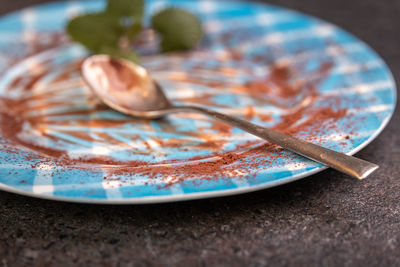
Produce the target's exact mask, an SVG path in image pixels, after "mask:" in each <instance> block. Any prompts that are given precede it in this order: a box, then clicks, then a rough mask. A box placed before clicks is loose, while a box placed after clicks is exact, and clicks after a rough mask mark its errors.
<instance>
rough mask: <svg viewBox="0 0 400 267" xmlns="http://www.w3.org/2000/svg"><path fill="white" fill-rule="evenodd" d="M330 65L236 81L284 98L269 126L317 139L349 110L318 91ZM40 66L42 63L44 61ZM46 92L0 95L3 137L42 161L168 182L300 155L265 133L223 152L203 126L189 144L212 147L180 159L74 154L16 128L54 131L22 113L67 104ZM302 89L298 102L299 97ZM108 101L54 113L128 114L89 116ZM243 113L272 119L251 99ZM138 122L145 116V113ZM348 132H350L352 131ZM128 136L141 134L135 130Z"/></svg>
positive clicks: (233, 173)
mask: <svg viewBox="0 0 400 267" xmlns="http://www.w3.org/2000/svg"><path fill="white" fill-rule="evenodd" d="M55 40H57V41H56V42H55V44H50V45H49V48H53V47H57V45H59V43H58V42H59V39H58V38H55ZM45 49H46V48H44V47H42V46H41V47H40V49H38V50H37V51H43V50H45ZM231 56H232V58H233V59H235V60H241V59H242V57H241V56H240V55H239V54H238V52H237V51H235V52H234V53H232V55H231ZM80 64H81V61H78V62H74V63H72V64H71V65H69V66H67V67H66V68H69V73H70V70H73V71H76V72H78V71H79V68H80ZM332 66H333V64H332V62H323V61H322V62H321V64H320V68H319V69H318V70H317V74H318V75H317V76H318V79H316V80H313V81H309V82H306V83H294V82H293V80H294V78H295V77H296V73H295V71H296V69H292V67H291V66H290V65H282V64H278V65H276V66H275V65H272V67H271V69H272V71H271V73H270V74H269V75H267V76H266V77H265V78H263V79H259V80H254V81H250V82H248V83H246V84H243V85H239V86H236V87H235V88H234V89H235V90H238V91H240V92H242V93H245V94H247V95H248V96H250V97H252V98H253V99H254V101H255V103H257V101H261V102H262V101H264V98H265V99H266V100H265V101H268V102H267V103H272V104H276V105H277V106H278V104H279V103H281V102H282V103H284V104H279V105H280V107H282V108H285V109H286V110H287V114H286V115H282V116H280V117H279V121H277V122H275V123H274V125H273V126H272V127H271V128H273V129H275V130H278V131H281V132H284V133H286V134H289V135H293V136H297V137H299V138H301V139H304V140H307V141H311V142H315V143H319V142H320V140H319V136H323V135H324V134H325V133H327V132H329V131H332V130H336V131H338V130H340V129H339V128H338V126H337V123H336V122H337V121H338V120H340V119H341V118H344V117H346V115H347V110H346V108H340V107H341V106H343V105H342V102H343V101H346V99H345V98H344V97H343V96H333V97H332V96H331V97H329V98H326V97H325V96H323V95H321V94H320V93H319V92H318V85H319V83H320V82H321V81H323V79H324V77H326V76H327V75H328V74H329V72H330V70H331V68H332ZM165 68H168V66H165ZM196 68H201V66H197V67H196ZM44 69H46V68H45V66H44ZM215 71H217V72H218V71H220V72H221V73H225V74H226V73H228V74H229V75H234V71H232V70H230V71H228V72H227V70H223V69H219V70H218V69H215ZM43 75H46V73H39V74H36V76H35V75H32V76H31V77H30V79H29V81H28V82H27V83H26V84H25V85H24V88H23V89H24V90H25V91H26V92H28V93H29V91H30V90H31V89H32V88H33V87H34V86H35V85H36V84H37V83H38V82H40V80H41V78H42V77H43ZM70 78H71V76H70V75H69V74H66V73H62V74H61V75H59V76H58V77H56V78H55V79H54V82H55V83H59V82H66V81H69V79H70ZM21 79H22V78H21V77H17V78H16V79H15V80H14V81H13V82H12V83H11V86H10V88H9V90H13V89H14V87H18V86H21V83H22V82H21ZM176 81H178V82H179V81H185V82H188V83H193V84H202V85H205V86H208V87H214V88H220V87H223V86H226V84H222V83H221V82H217V81H215V82H214V81H206V82H204V81H203V83H202V80H201V79H197V78H194V79H192V78H190V76H184V77H182V76H179V77H176ZM78 85H79V86H84V84H83V83H82V81H79V82H78ZM67 89H68V88H67ZM49 94H50V95H51V94H52V95H57V92H52V93H49V92H46V93H45V95H35V94H33V95H32V96H30V97H25V98H21V99H13V100H11V99H7V98H2V99H0V100H1V101H2V103H3V105H2V107H1V108H0V111H1V112H0V131H1V134H2V135H3V137H4V138H6V139H7V140H8V142H9V143H10V144H11V145H18V146H23V147H25V148H27V149H28V150H29V151H31V152H32V153H31V154H30V156H31V157H36V159H40V160H41V161H42V162H45V161H48V162H52V163H55V164H59V165H62V166H68V167H69V168H88V169H103V170H105V171H106V173H107V174H108V175H109V177H106V179H115V178H111V177H114V176H115V175H120V176H122V177H125V178H123V179H122V180H121V183H129V182H131V183H134V181H133V180H130V179H131V178H130V176H129V174H131V173H136V174H141V175H144V176H147V177H149V179H150V180H149V181H151V180H152V179H154V180H156V179H161V180H162V181H163V182H164V183H165V184H166V186H169V185H172V184H175V183H178V182H184V181H190V180H193V179H203V180H211V179H226V180H227V181H228V182H229V179H230V178H231V177H236V178H237V177H242V178H243V179H251V178H252V177H254V175H255V173H254V170H257V169H258V168H260V167H262V168H268V167H271V166H273V165H274V164H276V162H277V161H278V160H281V159H285V160H292V159H294V158H296V157H298V156H297V155H295V154H292V153H287V152H286V151H285V150H283V149H282V148H280V147H278V146H276V145H273V144H270V143H268V142H265V141H263V140H256V141H247V142H244V143H242V144H241V145H238V146H237V147H236V150H235V151H230V152H229V151H228V152H221V151H224V150H223V146H224V144H225V143H224V142H221V141H219V140H213V139H212V138H210V137H209V135H207V134H203V133H201V132H199V133H198V132H195V133H192V132H191V133H184V134H186V135H187V136H190V137H196V138H199V140H202V142H200V143H199V144H193V145H192V147H189V148H186V149H199V150H202V149H207V150H208V149H209V150H212V151H213V153H212V154H211V155H208V156H196V157H192V158H190V159H185V160H184V161H179V160H165V161H159V162H146V161H118V160H115V159H114V158H112V157H110V156H98V155H86V156H81V157H78V158H70V157H69V156H68V153H67V152H66V151H63V150H57V149H55V148H51V147H46V146H42V145H38V144H35V143H32V142H28V141H26V140H23V139H21V138H19V136H18V133H19V132H21V129H22V127H23V125H24V123H25V124H29V125H30V126H31V127H35V129H37V130H39V131H42V132H41V134H42V136H46V137H48V138H54V137H53V136H51V135H49V134H48V133H47V132H46V131H45V130H46V127H44V129H42V128H41V127H42V126H41V125H46V123H48V122H47V117H46V115H38V116H28V115H27V114H26V109H27V105H26V104H27V103H28V102H29V101H33V100H35V101H43V103H42V106H40V108H42V109H45V108H49V107H51V105H54V106H55V107H57V106H63V105H65V104H66V102H65V101H68V99H66V100H63V101H64V102H63V101H60V102H57V103H52V104H51V103H48V102H46V97H48V96H49ZM211 96H212V95H208V94H204V95H203V96H201V97H196V98H192V99H189V98H188V99H187V100H192V101H193V102H196V103H198V104H204V105H210V106H211V105H213V104H215V103H214V102H213V101H212V99H211ZM299 96H300V99H301V101H303V102H301V101H300V102H298V98H299ZM274 97H276V98H275V99H272V100H271V99H270V98H274ZM325 98H326V99H325ZM305 100H307V101H305ZM93 101H95V100H93ZM317 101H325V103H326V105H324V106H318V105H314V103H316V102H317ZM306 102H307V103H306ZM304 103H306V104H304ZM108 109H109V108H108V107H106V106H104V105H102V104H99V103H97V104H95V105H92V106H91V108H90V109H84V110H71V111H64V112H59V113H58V114H57V115H58V116H78V115H82V116H85V117H87V118H88V119H87V120H85V119H77V120H74V122H73V123H74V126H82V127H105V128H113V127H116V126H119V125H122V124H125V123H129V122H131V121H132V119H131V118H127V119H121V120H118V121H113V120H105V119H97V118H90V117H91V114H93V113H94V112H98V111H103V110H108ZM242 116H243V117H244V118H246V119H248V120H251V119H253V118H255V117H256V116H257V117H258V118H259V119H260V120H261V121H262V122H266V123H267V122H268V123H271V122H272V121H273V120H274V119H273V117H272V116H271V114H258V113H257V112H256V109H255V108H254V107H252V106H249V107H247V108H245V109H244V110H243V115H242ZM89 118H90V119H89ZM70 123H71V122H69V121H54V122H52V124H54V125H63V126H69V125H71V124H70ZM142 123H149V122H147V121H142ZM160 125H161V127H162V128H163V127H164V128H163V131H165V132H170V133H176V132H178V130H177V129H176V128H174V127H172V126H171V125H169V124H168V122H165V123H163V122H162V121H160ZM350 128H351V127H350V126H349V129H350ZM211 129H212V130H214V131H215V132H217V133H219V134H220V135H229V134H230V133H231V131H232V129H233V128H232V127H231V126H229V125H227V124H225V123H223V122H220V121H214V122H213V123H212V126H211ZM70 134H71V135H73V136H75V137H77V138H80V139H83V140H86V141H89V142H94V141H95V140H94V139H93V138H92V137H91V136H90V135H88V134H85V133H70ZM350 134H353V133H351V132H350ZM99 137H101V138H103V139H105V140H108V142H109V144H118V145H121V146H123V144H121V142H120V141H117V140H115V139H112V138H111V137H110V136H108V135H105V134H100V135H99ZM132 138H139V136H137V137H132ZM349 138H350V137H349V135H347V136H346V137H345V139H349ZM153 140H154V141H155V142H156V143H158V144H160V145H161V146H163V147H171V148H180V147H182V146H183V145H184V144H185V142H186V140H185V139H184V138H183V139H169V140H163V139H160V138H154V139H153ZM144 144H145V145H146V146H147V150H148V151H149V152H148V153H152V147H151V145H150V144H149V143H147V142H144ZM125 145H126V144H125ZM182 151H184V148H182ZM140 153H141V152H138V154H140ZM143 153H144V152H143ZM249 170H251V172H249ZM125 174H126V175H125ZM120 179H121V178H120ZM124 179H125V180H124Z"/></svg>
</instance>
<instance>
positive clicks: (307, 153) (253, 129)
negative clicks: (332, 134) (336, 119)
mask: <svg viewBox="0 0 400 267" xmlns="http://www.w3.org/2000/svg"><path fill="white" fill-rule="evenodd" d="M174 110H175V112H179V111H192V112H198V113H202V114H205V115H208V116H211V117H213V118H215V119H218V120H221V121H224V122H226V123H228V124H230V125H232V126H235V127H238V128H240V129H242V130H244V131H246V132H248V133H251V134H253V135H255V136H258V137H260V138H263V139H265V140H267V141H269V142H271V143H274V144H277V145H279V146H281V147H283V148H286V149H288V150H290V151H293V152H295V153H297V154H300V155H303V156H304V157H307V158H309V159H312V160H314V161H318V162H320V163H322V164H325V165H327V166H329V167H332V168H334V169H336V170H338V171H340V172H343V173H346V174H348V175H350V176H352V177H355V178H358V179H363V178H366V177H367V176H368V175H370V174H371V173H372V172H373V171H375V170H376V169H377V168H378V167H379V166H378V165H376V164H373V163H370V162H368V161H365V160H362V159H358V158H356V157H352V156H348V155H346V154H343V153H340V152H336V151H334V150H331V149H327V148H324V147H321V146H318V145H315V144H312V143H308V142H305V141H303V140H300V139H297V138H295V137H292V136H290V135H286V134H283V133H280V132H278V131H275V130H271V129H268V128H265V127H262V126H258V125H256V124H253V123H251V122H248V121H245V120H242V119H239V118H236V117H232V116H229V115H226V114H223V113H219V112H216V111H213V110H209V109H206V108H202V107H197V106H176V107H174Z"/></svg>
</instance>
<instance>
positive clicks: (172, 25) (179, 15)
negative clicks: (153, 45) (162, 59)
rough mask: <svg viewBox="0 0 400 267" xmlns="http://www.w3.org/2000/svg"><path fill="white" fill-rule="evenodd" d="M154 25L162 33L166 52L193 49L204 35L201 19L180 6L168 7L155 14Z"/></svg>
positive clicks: (162, 42)
mask: <svg viewBox="0 0 400 267" xmlns="http://www.w3.org/2000/svg"><path fill="white" fill-rule="evenodd" d="M152 26H153V28H154V29H155V30H156V31H157V32H159V33H160V35H161V38H162V40H161V48H162V51H164V52H169V51H176V50H188V49H191V48H193V47H194V46H196V44H197V43H199V42H200V40H201V39H202V37H203V30H202V27H201V23H200V21H199V19H198V18H197V17H196V16H195V15H194V14H192V13H190V12H188V11H186V10H183V9H179V8H167V9H164V10H162V11H160V12H159V13H157V14H155V15H154V16H153V18H152Z"/></svg>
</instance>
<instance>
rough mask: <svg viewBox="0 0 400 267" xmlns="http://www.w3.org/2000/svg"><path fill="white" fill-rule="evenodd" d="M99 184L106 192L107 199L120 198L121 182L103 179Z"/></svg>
mask: <svg viewBox="0 0 400 267" xmlns="http://www.w3.org/2000/svg"><path fill="white" fill-rule="evenodd" d="M101 186H102V187H103V189H104V190H105V192H106V195H107V199H121V198H122V194H121V191H120V190H119V188H120V187H121V183H120V182H119V181H112V180H110V181H107V179H105V180H104V181H103V182H102V183H101Z"/></svg>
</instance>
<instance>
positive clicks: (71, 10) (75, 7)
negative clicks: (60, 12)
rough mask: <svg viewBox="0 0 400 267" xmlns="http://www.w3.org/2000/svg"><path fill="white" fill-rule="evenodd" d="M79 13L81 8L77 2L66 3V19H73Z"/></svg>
mask: <svg viewBox="0 0 400 267" xmlns="http://www.w3.org/2000/svg"><path fill="white" fill-rule="evenodd" d="M81 12H82V6H81V5H80V4H79V3H78V2H76V1H72V2H69V3H68V7H67V11H66V13H67V17H68V18H72V17H75V16H77V15H79V14H80V13H81Z"/></svg>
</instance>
